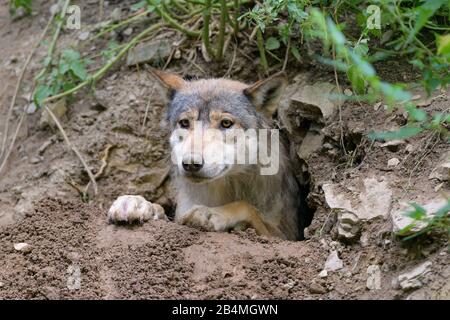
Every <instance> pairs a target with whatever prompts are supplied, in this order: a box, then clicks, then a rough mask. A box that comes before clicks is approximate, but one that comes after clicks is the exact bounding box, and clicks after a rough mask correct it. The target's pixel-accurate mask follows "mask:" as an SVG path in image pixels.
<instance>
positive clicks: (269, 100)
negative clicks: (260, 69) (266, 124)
mask: <svg viewBox="0 0 450 320" xmlns="http://www.w3.org/2000/svg"><path fill="white" fill-rule="evenodd" d="M287 83H288V81H287V76H286V74H285V73H284V72H280V73H277V74H275V75H273V76H271V77H270V78H267V79H265V80H260V81H258V82H256V83H254V84H253V85H251V86H250V87H248V88H246V89H245V90H244V94H245V95H246V96H247V97H248V98H249V99H250V101H251V102H252V103H253V105H254V106H255V107H256V109H257V110H258V111H261V112H263V113H265V114H266V115H269V116H271V115H272V114H273V113H274V112H275V111H276V109H277V108H278V103H279V101H280V98H281V95H282V94H283V91H284V89H285V88H286V85H287Z"/></svg>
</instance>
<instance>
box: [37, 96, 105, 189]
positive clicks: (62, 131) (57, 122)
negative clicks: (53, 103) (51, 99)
mask: <svg viewBox="0 0 450 320" xmlns="http://www.w3.org/2000/svg"><path fill="white" fill-rule="evenodd" d="M44 109H45V111H46V112H48V114H49V115H50V117H51V118H52V119H53V121H54V122H55V124H56V126H57V127H58V129H59V131H60V132H61V134H62V136H63V138H64V140H65V141H66V143H67V145H68V146H69V148H70V149H72V151H73V152H74V153H75V154H76V156H77V157H78V159H80V161H81V163H82V164H83V167H84V169H85V170H86V172H87V174H88V176H89V179H90V180H91V182H92V185H93V186H94V194H95V195H97V192H98V188H97V182H96V181H95V177H94V175H93V174H92V171H91V169H89V166H88V165H87V163H86V161H85V160H84V158H83V156H82V155H81V153H80V151H78V149H77V148H76V147H75V146H74V145H73V144H72V142H70V140H69V138H68V137H67V135H66V132H65V131H64V129H63V127H62V125H61V123H60V122H59V120H58V118H57V117H56V116H55V115H54V113H53V112H52V111H51V110H50V108H49V107H48V106H47V104H44Z"/></svg>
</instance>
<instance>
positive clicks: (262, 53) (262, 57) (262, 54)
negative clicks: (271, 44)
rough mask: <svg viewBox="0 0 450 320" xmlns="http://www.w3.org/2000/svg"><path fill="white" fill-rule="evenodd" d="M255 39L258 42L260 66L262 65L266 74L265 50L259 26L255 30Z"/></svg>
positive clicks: (267, 67)
mask: <svg viewBox="0 0 450 320" xmlns="http://www.w3.org/2000/svg"><path fill="white" fill-rule="evenodd" d="M256 41H257V43H258V49H259V57H260V60H261V66H262V67H263V69H264V72H265V73H266V74H267V71H268V70H269V65H268V64H267V59H266V51H265V48H264V38H263V35H262V31H261V29H260V28H258V29H257V30H256Z"/></svg>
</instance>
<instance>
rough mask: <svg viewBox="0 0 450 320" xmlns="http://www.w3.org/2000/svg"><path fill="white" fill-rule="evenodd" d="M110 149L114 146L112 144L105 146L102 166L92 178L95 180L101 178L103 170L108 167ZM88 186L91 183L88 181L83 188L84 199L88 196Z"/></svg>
mask: <svg viewBox="0 0 450 320" xmlns="http://www.w3.org/2000/svg"><path fill="white" fill-rule="evenodd" d="M112 148H114V145H112V144H108V145H107V146H106V148H105V151H104V153H105V154H104V155H103V157H102V165H101V166H100V169H99V170H98V172H97V173H96V174H95V176H94V178H95V180H97V179H98V178H100V177H101V176H102V174H103V171H105V168H106V167H107V166H108V158H109V153H110V151H111V149H112ZM90 185H91V181H89V182H88V184H87V185H86V187H85V188H84V195H85V197H86V196H87V194H88V191H89V187H90Z"/></svg>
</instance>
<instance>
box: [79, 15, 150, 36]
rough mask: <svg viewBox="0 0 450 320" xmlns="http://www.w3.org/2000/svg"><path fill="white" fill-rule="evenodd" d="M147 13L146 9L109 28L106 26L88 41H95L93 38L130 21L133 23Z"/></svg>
mask: <svg viewBox="0 0 450 320" xmlns="http://www.w3.org/2000/svg"><path fill="white" fill-rule="evenodd" d="M147 14H148V11H144V12H141V13H139V14H137V15H135V16H132V17H131V18H128V19H126V20H123V21H122V22H120V23H117V24H115V25H112V26H111V27H109V28H106V29H104V30H102V31H100V32H99V33H97V34H96V35H95V36H93V37H92V38H90V39H88V40H87V41H88V42H90V41H93V40H95V39H97V38H99V37H101V36H102V35H104V34H106V33H109V32H111V31H113V30H115V29H117V28H120V27H123V26H126V25H127V24H129V23H131V22H133V21H135V20H137V19H139V18H140V17H142V16H145V15H147Z"/></svg>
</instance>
